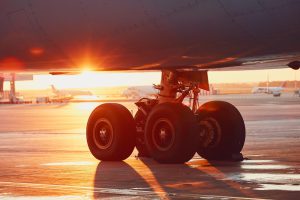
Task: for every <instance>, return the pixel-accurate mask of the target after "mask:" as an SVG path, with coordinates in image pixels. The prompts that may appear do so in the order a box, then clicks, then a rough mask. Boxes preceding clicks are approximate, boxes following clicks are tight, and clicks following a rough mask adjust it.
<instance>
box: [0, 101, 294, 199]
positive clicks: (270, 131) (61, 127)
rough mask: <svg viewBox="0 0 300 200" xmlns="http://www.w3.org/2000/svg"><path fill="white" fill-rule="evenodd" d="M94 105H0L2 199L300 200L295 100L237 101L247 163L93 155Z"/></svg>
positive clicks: (245, 161)
mask: <svg viewBox="0 0 300 200" xmlns="http://www.w3.org/2000/svg"><path fill="white" fill-rule="evenodd" d="M259 103H261V100H260V99H259ZM130 105H131V104H130ZM95 106H96V105H94V104H93V105H90V106H86V105H79V104H78V105H77V104H66V105H64V106H63V107H58V106H54V105H40V106H30V105H29V106H28V107H26V106H24V105H20V106H15V107H14V109H9V108H10V107H9V106H8V107H9V108H6V107H5V106H4V107H0V111H3V112H5V113H6V115H5V116H3V118H2V119H1V120H2V121H1V122H2V123H4V124H8V125H7V126H0V160H1V165H0V199H2V198H3V199H22V200H24V199H25V200H27V199H49V200H52V199H111V198H114V199H201V198H202V199H299V191H300V189H299V187H300V177H299V176H300V168H299V165H300V163H299V157H300V155H299V153H300V146H299V142H300V141H299V138H300V137H299V131H298V130H299V126H300V125H299V124H300V123H299V120H300V116H299V114H298V113H299V112H298V111H299V110H300V105H298V104H296V103H295V105H293V106H291V107H290V106H289V105H276V106H277V107H276V110H274V106H272V105H271V106H265V107H263V106H261V107H260V110H257V109H255V105H252V104H251V105H250V104H249V105H245V106H239V109H240V110H241V112H242V114H243V115H244V116H245V118H246V119H248V120H247V121H246V126H247V133H248V134H247V139H246V145H245V148H244V151H243V154H244V155H245V157H246V158H247V159H246V160H244V161H242V162H225V161H223V162H209V161H206V160H205V159H202V158H201V157H199V156H197V155H195V156H194V158H193V159H192V160H191V161H190V162H188V163H186V164H183V165H163V164H158V163H156V162H155V161H153V160H152V159H138V158H136V157H135V155H137V152H136V151H135V152H134V153H133V154H132V156H131V157H130V158H128V159H127V160H126V161H125V162H98V161H97V160H95V159H94V158H93V157H92V156H91V154H90V153H89V150H88V147H87V145H86V138H85V124H86V120H87V118H88V115H89V113H90V111H91V109H92V108H93V107H95ZM127 106H128V105H127ZM53 107H54V108H55V109H53ZM85 108H87V110H85ZM130 109H131V108H130ZM297 109H298V111H297ZM281 113H284V115H281ZM274 115H276V117H275V118H276V119H275V118H274V120H273V116H274ZM15 121H18V122H19V123H18V124H17V125H16V124H15V123H14V122H15Z"/></svg>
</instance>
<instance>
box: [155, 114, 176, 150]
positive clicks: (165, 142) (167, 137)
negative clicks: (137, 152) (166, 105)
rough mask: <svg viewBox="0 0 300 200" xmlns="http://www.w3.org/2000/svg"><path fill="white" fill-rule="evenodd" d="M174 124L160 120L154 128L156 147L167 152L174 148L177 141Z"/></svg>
mask: <svg viewBox="0 0 300 200" xmlns="http://www.w3.org/2000/svg"><path fill="white" fill-rule="evenodd" d="M174 130H175V129H174V127H173V125H172V123H171V122H170V121H169V120H168V119H159V120H157V121H156V123H155V124H154V126H153V132H152V140H153V144H154V146H155V147H156V148H157V149H159V150H161V151H167V150H168V149H169V148H171V147H172V145H173V142H174V140H175V132H174Z"/></svg>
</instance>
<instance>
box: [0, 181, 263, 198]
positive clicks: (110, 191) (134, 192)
mask: <svg viewBox="0 0 300 200" xmlns="http://www.w3.org/2000/svg"><path fill="white" fill-rule="evenodd" d="M3 186H4V187H14V188H15V187H22V188H35V189H55V190H76V191H77V192H78V189H80V190H87V191H93V192H94V193H105V194H115V195H129V196H144V197H145V196H148V197H157V196H158V192H157V191H156V192H153V191H145V190H134V189H113V188H99V187H88V186H73V185H57V184H45V183H20V182H5V181H1V182H0V187H3ZM159 196H160V197H162V196H164V197H165V198H166V199H169V198H172V197H174V198H175V197H176V198H193V199H199V198H200V199H243V200H254V199H258V198H248V197H235V196H220V195H200V194H184V193H167V192H162V194H161V195H159ZM261 200H264V199H261Z"/></svg>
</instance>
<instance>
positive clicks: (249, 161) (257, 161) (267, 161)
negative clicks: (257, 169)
mask: <svg viewBox="0 0 300 200" xmlns="http://www.w3.org/2000/svg"><path fill="white" fill-rule="evenodd" d="M272 162H275V160H244V161H243V162H242V163H272Z"/></svg>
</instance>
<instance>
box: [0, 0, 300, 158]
mask: <svg viewBox="0 0 300 200" xmlns="http://www.w3.org/2000/svg"><path fill="white" fill-rule="evenodd" d="M299 9H300V2H299V1H298V0H277V1H268V0H259V1H240V0H230V1H225V0H224V1H217V0H211V1H201V0H185V1H182V0H176V1H174V0H165V1H152V0H145V1H114V0H112V1H104V0H103V1H92V0H86V1H61V0H53V1H29V2H21V1H18V0H4V1H2V2H1V7H0V11H1V12H0V13H4V14H3V15H0V27H1V31H0V43H1V46H0V70H3V71H9V70H10V71H14V70H31V71H34V70H36V71H48V72H51V73H52V74H56V75H57V74H64V73H69V72H74V71H81V70H84V69H85V68H86V66H89V68H90V70H99V71H100V70H102V71H116V70H120V71H122V70H144V71H145V70H160V71H162V78H161V84H160V85H159V86H157V89H159V90H160V92H159V97H158V99H155V100H145V101H142V102H138V106H139V110H140V112H143V114H144V115H145V119H144V120H141V121H142V122H143V121H144V124H145V125H144V127H143V126H142V128H144V131H142V133H144V137H143V138H142V143H141V144H142V145H143V144H144V143H145V145H146V149H147V150H148V153H149V154H150V155H151V156H152V157H153V158H154V159H155V160H157V161H159V162H162V163H182V162H185V161H187V160H189V159H190V158H191V156H192V155H193V154H194V153H195V152H196V151H197V152H198V153H199V154H200V155H201V156H203V157H204V158H207V159H225V158H228V157H235V155H239V154H240V151H241V149H242V147H243V144H244V140H245V127H244V122H243V119H242V117H241V115H240V114H239V112H238V111H237V109H236V108H235V107H234V106H232V105H230V104H228V103H225V102H214V101H213V102H208V103H207V104H204V105H202V106H198V104H197V94H198V92H199V89H200V88H201V89H208V88H207V87H208V85H209V84H208V77H207V70H221V69H223V70H230V69H231V70H245V69H265V68H282V67H287V66H288V67H290V68H292V69H295V70H296V69H299V68H300V40H299V34H300V21H299V20H298V19H299V18H300V13H299ZM54 12H55V15H53V13H54ZM75 22H76V23H75ZM274 22H276V23H274ZM24 41H26V42H24ZM188 94H190V95H192V100H193V104H192V107H191V108H187V107H186V106H184V105H183V104H182V101H183V99H184V97H186V96H187V95H188ZM135 126H136V125H135V121H134V118H133V116H131V115H130V113H129V111H128V110H126V109H125V108H124V107H123V106H121V105H116V104H104V105H101V106H99V107H98V108H96V109H95V110H94V112H93V113H92V114H91V116H90V118H89V122H88V125H87V141H88V145H89V147H90V150H91V152H92V154H93V155H94V156H95V157H96V158H98V159H100V160H123V159H126V158H127V157H128V156H129V155H130V153H131V152H132V150H133V148H134V146H135V145H136V144H135V141H136V139H135V135H136V133H135V132H136V129H135ZM138 128H140V127H138ZM143 140H144V141H143Z"/></svg>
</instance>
